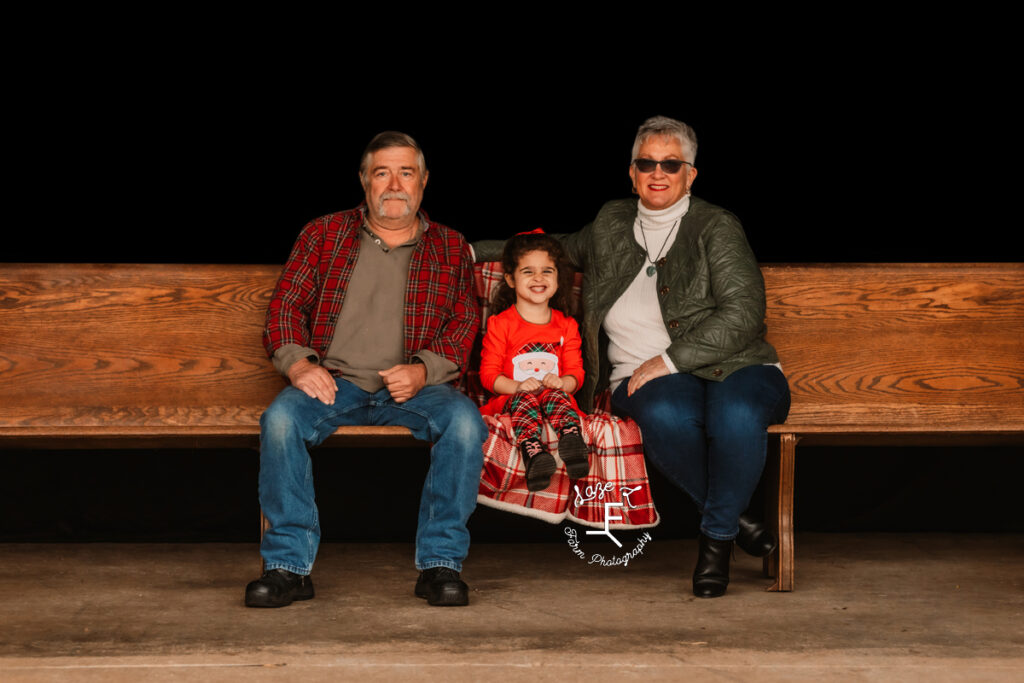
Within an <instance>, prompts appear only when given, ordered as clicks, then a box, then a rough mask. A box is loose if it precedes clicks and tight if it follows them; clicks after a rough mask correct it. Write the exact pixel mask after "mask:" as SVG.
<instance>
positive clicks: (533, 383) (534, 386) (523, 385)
mask: <svg viewBox="0 0 1024 683" xmlns="http://www.w3.org/2000/svg"><path fill="white" fill-rule="evenodd" d="M540 387H541V384H540V382H538V381H537V378H536V377H531V378H529V379H524V380H523V381H522V382H520V383H519V386H518V387H516V393H525V394H532V393H533V392H535V391H537V390H538V389H540Z"/></svg>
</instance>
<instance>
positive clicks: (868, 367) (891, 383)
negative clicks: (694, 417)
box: [0, 263, 1024, 590]
mask: <svg viewBox="0 0 1024 683" xmlns="http://www.w3.org/2000/svg"><path fill="white" fill-rule="evenodd" d="M279 271H280V268H279V266H265V265H188V266H179V265H131V264H116V265H96V264H84V265H67V264H0V447H4V448H116V447H149V446H170V445H177V446H186V447H189V446H190V447H197V448H205V447H226V446H239V445H241V446H251V447H255V446H256V445H257V444H258V439H259V416H260V414H261V413H262V412H263V410H264V409H265V408H266V406H267V405H268V404H269V403H270V402H271V400H273V398H274V396H275V395H276V394H277V392H278V391H280V389H281V388H282V387H283V386H284V380H283V379H282V378H281V377H280V376H279V375H277V374H276V373H275V372H274V370H273V369H272V367H271V366H270V363H269V362H268V361H267V359H266V355H265V354H264V351H263V348H262V345H261V343H260V336H261V331H262V327H263V318H264V315H265V311H266V308H267V302H268V300H269V297H270V292H271V290H272V288H273V286H274V283H275V281H276V278H277V276H278V273H279ZM762 271H763V273H764V277H765V284H766V289H767V299H768V313H767V324H768V330H769V340H770V341H771V342H772V343H773V344H774V345H775V347H776V348H777V349H778V351H779V355H780V357H781V359H782V364H783V369H784V371H785V373H786V376H787V378H788V379H789V383H790V387H791V390H792V394H793V405H792V409H791V411H790V414H789V418H788V420H787V421H786V424H784V425H774V426H772V427H771V428H770V429H769V433H770V434H772V435H774V437H777V438H772V439H771V440H770V443H771V447H772V456H771V457H770V458H769V463H768V473H769V482H770V486H769V490H770V495H769V499H770V500H769V519H770V521H771V522H772V524H773V525H774V526H775V528H776V530H777V531H778V534H779V548H778V550H777V551H776V553H774V554H773V555H772V556H771V557H769V558H767V559H766V562H765V569H766V571H768V572H769V573H770V574H771V575H773V576H775V578H776V581H775V584H774V585H773V586H772V589H774V590H792V589H793V585H794V574H795V560H794V557H795V550H794V544H793V514H794V510H793V491H794V484H795V482H794V477H795V472H796V467H795V462H796V447H797V444H798V443H800V444H803V445H809V444H813V445H850V444H893V445H910V444H918V445H934V444H957V445H963V444H980V445H987V444H1017V443H1024V264H1020V263H1005V264H984V263H971V264H800V265H766V266H764V267H763V268H762ZM418 443H419V442H417V441H414V440H413V439H412V437H411V435H410V434H409V432H408V430H406V429H405V428H402V427H343V428H341V429H339V430H338V432H337V433H336V434H335V435H334V436H332V437H331V439H330V440H329V444H332V445H346V444H347V445H379V446H411V445H415V444H418Z"/></svg>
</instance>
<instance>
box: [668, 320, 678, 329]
mask: <svg viewBox="0 0 1024 683" xmlns="http://www.w3.org/2000/svg"><path fill="white" fill-rule="evenodd" d="M668 326H669V327H670V328H672V329H673V330H674V329H676V328H677V327H679V321H678V320H669V321H668Z"/></svg>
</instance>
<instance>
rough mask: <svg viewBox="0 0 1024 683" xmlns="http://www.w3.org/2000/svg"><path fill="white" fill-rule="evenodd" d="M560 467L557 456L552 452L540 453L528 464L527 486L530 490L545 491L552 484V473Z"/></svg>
mask: <svg viewBox="0 0 1024 683" xmlns="http://www.w3.org/2000/svg"><path fill="white" fill-rule="evenodd" d="M557 469H558V465H556V464H555V457H554V456H553V455H551V454H550V453H538V454H537V455H535V456H533V458H532V459H531V460H530V462H529V463H528V464H527V465H526V488H527V490H529V491H543V490H544V489H546V488H547V487H548V486H550V485H551V475H552V474H554V473H555V470H557Z"/></svg>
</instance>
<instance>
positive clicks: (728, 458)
mask: <svg viewBox="0 0 1024 683" xmlns="http://www.w3.org/2000/svg"><path fill="white" fill-rule="evenodd" d="M627 383H628V379H627V380H626V381H623V382H622V384H620V385H619V386H618V388H617V389H616V390H615V392H614V393H613V394H612V406H613V407H614V408H615V410H616V411H618V412H620V413H623V414H625V415H627V416H629V417H631V418H633V419H634V420H636V422H637V424H639V425H640V431H641V433H642V434H643V438H644V453H645V454H646V455H647V459H648V460H650V461H651V462H652V463H653V464H654V466H655V467H657V468H658V469H659V470H660V471H661V472H662V473H663V474H664V475H665V476H666V477H668V478H669V480H670V481H672V483H674V484H675V485H676V486H678V487H679V488H681V489H682V490H683V491H685V492H686V493H687V494H688V495H689V496H690V498H692V499H693V501H694V502H695V503H696V504H697V509H698V510H699V511H700V513H701V525H700V530H701V532H702V533H703V534H704V535H705V536H708V537H709V538H714V539H717V540H722V541H725V540H731V539H733V538H736V533H737V531H738V530H739V527H738V524H737V521H738V520H739V517H740V515H741V514H743V512H744V511H745V510H746V509H747V506H748V505H749V504H750V497H751V496H753V495H754V489H756V488H757V483H758V481H759V480H760V479H761V472H762V471H763V470H764V462H765V457H766V454H767V449H768V435H767V434H766V433H765V430H766V429H767V428H768V425H771V424H778V423H780V422H784V421H785V420H786V415H787V414H788V413H789V384H788V383H787V382H786V378H785V377H784V376H783V375H782V372H781V371H780V370H779V369H778V368H777V367H775V366H773V365H751V366H749V367H746V368H743V369H741V370H737V371H736V372H734V373H732V374H731V375H729V376H728V377H726V378H725V380H723V381H721V382H713V381H708V380H704V379H701V378H700V377H697V376H695V375H691V374H689V373H678V374H673V375H666V376H665V377H658V378H657V379H653V380H651V381H649V382H648V383H647V384H645V385H644V386H642V387H641V388H640V389H638V390H637V391H635V392H634V393H633V395H632V396H627V393H626V385H627Z"/></svg>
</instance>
